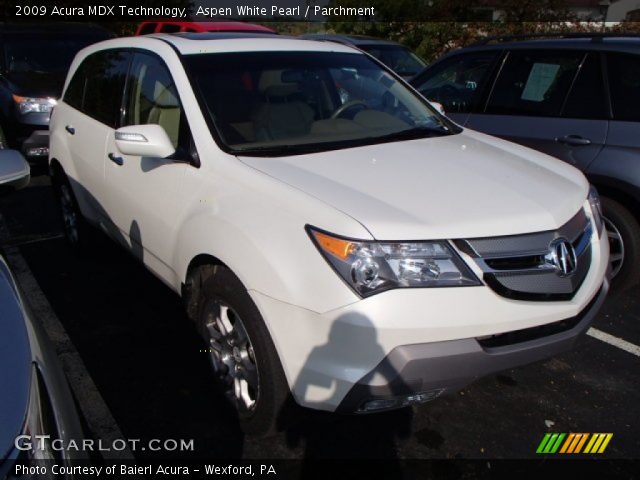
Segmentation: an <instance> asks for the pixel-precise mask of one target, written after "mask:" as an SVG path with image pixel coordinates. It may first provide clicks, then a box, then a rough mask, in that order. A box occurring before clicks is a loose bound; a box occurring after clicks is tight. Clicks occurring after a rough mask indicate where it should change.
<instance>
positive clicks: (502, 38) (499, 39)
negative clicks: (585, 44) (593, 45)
mask: <svg viewBox="0 0 640 480" xmlns="http://www.w3.org/2000/svg"><path fill="white" fill-rule="evenodd" d="M621 37H622V38H624V37H631V38H640V34H638V33H619V32H615V33H605V32H550V33H530V34H521V35H495V36H491V37H486V38H482V39H480V40H478V41H477V42H475V43H473V44H472V46H480V45H488V44H490V43H504V42H513V41H518V40H529V39H544V38H590V39H591V40H592V41H593V42H598V41H602V39H603V38H621Z"/></svg>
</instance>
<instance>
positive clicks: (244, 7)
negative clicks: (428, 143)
mask: <svg viewBox="0 0 640 480" xmlns="http://www.w3.org/2000/svg"><path fill="white" fill-rule="evenodd" d="M0 14H1V15H2V19H3V20H5V21H76V22H77V21H98V22H108V21H117V22H127V21H131V22H139V21H144V20H148V19H154V20H165V21H169V20H171V21H201V22H205V21H221V20H240V21H254V22H255V21H257V22H507V23H509V22H579V23H590V22H601V23H612V22H634V21H638V22H640V7H638V5H637V4H636V3H634V2H627V1H622V0H617V1H616V0H613V1H609V0H538V1H535V2H531V1H523V0H162V1H155V0H154V1H151V0H137V1H136V0H126V1H118V2H99V1H98V2H95V3H94V2H92V1H91V0H89V1H88V2H87V1H84V0H59V1H49V0H46V1H44V0H43V1H37V0H36V1H29V2H23V1H7V0H2V1H0Z"/></svg>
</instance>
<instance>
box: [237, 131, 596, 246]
mask: <svg viewBox="0 0 640 480" xmlns="http://www.w3.org/2000/svg"><path fill="white" fill-rule="evenodd" d="M239 158H240V160H241V161H242V162H244V163H245V164H248V165H250V166H251V167H253V168H255V169H257V170H259V171H261V172H263V173H265V174H268V175H270V176H272V177H275V178H277V179H279V180H280V181H282V182H285V183H287V184H289V185H291V186H293V187H296V188H298V189H300V190H302V191H304V192H307V193H308V194H310V195H313V196H314V197H317V198H318V199H320V200H322V201H324V202H325V203H327V204H329V205H332V206H333V207H335V208H336V209H338V210H340V211H342V212H344V213H346V214H348V215H350V216H351V217H353V218H354V219H356V220H357V221H359V222H360V223H362V224H363V225H364V226H365V227H366V228H367V229H368V230H369V231H370V232H371V234H372V235H373V237H374V238H376V239H379V240H418V239H451V238H471V237H486V236H498V235H515V234H521V233H530V232H534V231H545V230H554V229H557V228H558V227H560V226H561V225H563V224H564V223H565V222H567V221H568V220H569V219H570V218H571V217H573V216H574V215H575V214H576V212H577V211H578V210H579V209H580V208H581V206H582V205H583V204H584V202H585V200H586V197H587V193H588V188H589V185H588V183H587V180H586V179H585V177H584V176H583V175H582V174H581V173H580V172H579V171H578V170H577V169H575V168H573V167H571V166H569V165H567V164H565V163H563V162H561V161H559V160H556V159H554V158H552V157H549V156H547V155H544V154H541V153H538V152H535V151H533V150H530V149H527V148H524V147H520V146H518V145H515V144H512V143H509V142H506V141H503V140H499V139H496V138H494V137H490V136H488V135H484V134H480V133H477V132H473V131H469V130H465V131H464V132H463V133H461V134H457V135H449V136H444V137H437V138H428V139H420V140H410V141H404V142H393V143H384V144H378V145H371V146H366V147H359V148H351V149H343V150H335V151H328V152H319V153H313V154H309V155H298V156H292V157H277V158H265V157H239ZM316 226H317V227H320V228H328V229H330V227H331V226H330V225H316ZM334 233H336V234H340V232H334Z"/></svg>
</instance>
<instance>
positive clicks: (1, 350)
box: [0, 257, 31, 462]
mask: <svg viewBox="0 0 640 480" xmlns="http://www.w3.org/2000/svg"><path fill="white" fill-rule="evenodd" d="M24 322H25V319H24V316H23V313H22V308H21V304H20V302H19V301H18V299H17V296H16V290H15V285H14V283H13V280H12V278H11V276H10V274H9V269H8V268H7V265H6V264H5V263H4V261H3V260H2V258H1V257H0V365H1V366H2V367H1V368H0V462H1V461H2V459H4V458H6V457H7V455H8V454H9V453H10V452H11V451H12V450H13V448H14V444H13V442H14V440H15V438H16V436H18V435H20V432H21V430H22V426H23V424H24V420H25V415H26V412H27V404H28V401H29V386H30V380H31V350H30V348H29V336H28V334H27V329H26V326H25V323H24Z"/></svg>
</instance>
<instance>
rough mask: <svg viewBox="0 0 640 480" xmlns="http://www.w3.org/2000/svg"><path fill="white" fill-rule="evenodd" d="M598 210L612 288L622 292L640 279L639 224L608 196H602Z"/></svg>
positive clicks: (627, 211) (639, 281)
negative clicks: (601, 221) (607, 245)
mask: <svg viewBox="0 0 640 480" xmlns="http://www.w3.org/2000/svg"><path fill="white" fill-rule="evenodd" d="M602 210H603V212H602V213H603V217H604V218H603V220H604V225H605V232H606V234H607V239H608V241H609V252H610V253H609V261H610V263H611V273H612V276H613V281H612V290H613V291H614V292H622V291H625V290H628V289H630V288H632V287H634V286H636V285H637V284H638V283H640V225H639V224H638V220H636V218H635V217H634V216H633V215H632V214H631V212H629V210H627V209H626V208H625V207H623V206H622V205H621V204H620V203H618V202H616V201H615V200H611V199H610V198H606V197H602Z"/></svg>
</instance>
